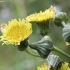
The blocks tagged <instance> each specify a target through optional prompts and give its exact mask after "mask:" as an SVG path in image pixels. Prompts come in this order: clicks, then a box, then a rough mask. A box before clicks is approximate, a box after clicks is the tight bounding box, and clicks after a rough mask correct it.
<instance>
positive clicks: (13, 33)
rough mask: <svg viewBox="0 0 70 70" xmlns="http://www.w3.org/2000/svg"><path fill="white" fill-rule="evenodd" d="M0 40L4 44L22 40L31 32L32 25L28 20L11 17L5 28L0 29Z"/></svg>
mask: <svg viewBox="0 0 70 70" xmlns="http://www.w3.org/2000/svg"><path fill="white" fill-rule="evenodd" d="M1 32H2V34H3V35H2V36H0V38H1V40H0V41H2V42H3V43H4V44H17V45H19V44H20V42H21V41H24V40H25V39H26V38H28V37H29V35H30V34H31V33H32V25H31V23H29V22H28V21H26V20H24V19H22V20H20V19H19V21H17V20H16V19H13V20H12V21H9V23H8V25H7V24H6V26H5V28H4V29H3V30H1Z"/></svg>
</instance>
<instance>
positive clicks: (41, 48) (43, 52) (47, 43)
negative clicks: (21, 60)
mask: <svg viewBox="0 0 70 70" xmlns="http://www.w3.org/2000/svg"><path fill="white" fill-rule="evenodd" d="M29 46H30V48H32V49H34V50H36V51H37V52H38V53H39V55H40V56H41V57H42V58H46V57H47V56H48V55H49V53H50V52H51V50H52V49H53V44H52V40H51V38H50V37H49V36H44V37H43V38H42V39H41V40H40V41H38V42H36V43H33V44H29Z"/></svg>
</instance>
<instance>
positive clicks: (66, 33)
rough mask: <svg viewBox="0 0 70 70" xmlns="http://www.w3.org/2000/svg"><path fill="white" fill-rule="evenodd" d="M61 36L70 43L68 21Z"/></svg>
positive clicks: (69, 24) (69, 25)
mask: <svg viewBox="0 0 70 70" xmlns="http://www.w3.org/2000/svg"><path fill="white" fill-rule="evenodd" d="M62 31H63V38H64V40H65V41H66V42H68V43H70V23H68V24H67V25H65V27H64V28H63V30H62Z"/></svg>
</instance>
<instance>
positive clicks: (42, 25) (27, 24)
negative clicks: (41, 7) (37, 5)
mask: <svg viewBox="0 0 70 70" xmlns="http://www.w3.org/2000/svg"><path fill="white" fill-rule="evenodd" d="M50 21H52V22H53V23H54V24H55V25H56V26H58V27H62V32H63V33H62V36H63V38H64V41H65V42H66V45H69V44H70V23H68V17H67V14H66V13H65V12H61V11H59V10H58V9H57V8H56V6H51V7H50V8H49V9H47V10H45V11H43V12H42V11H40V12H39V13H35V14H31V15H29V16H27V17H26V18H25V19H22V20H20V19H19V20H16V19H13V20H11V21H9V22H8V24H6V23H5V24H1V25H0V30H1V32H2V36H0V41H1V42H3V43H2V45H3V44H6V45H9V44H12V45H14V46H17V48H18V50H20V51H25V52H27V53H29V54H30V55H33V56H35V57H40V58H43V59H45V60H46V62H45V63H44V64H43V65H42V66H41V67H40V66H39V67H38V68H37V69H38V70H70V67H69V63H67V62H64V61H63V60H62V59H60V58H59V56H57V55H54V54H52V51H56V52H58V53H60V54H62V55H64V56H66V57H67V58H69V59H70V55H68V54H67V53H65V52H63V51H62V50H60V49H59V48H57V47H56V46H54V44H53V41H52V39H51V38H50V37H49V36H48V34H49V33H50V32H51V31H52V30H51V28H50V23H52V22H50ZM32 22H35V23H36V24H37V26H38V31H39V32H38V33H39V34H40V35H41V36H42V39H41V40H40V41H37V42H34V43H30V42H29V39H28V38H29V36H30V35H31V33H32V24H31V23H32ZM28 47H30V48H31V49H33V50H36V51H37V52H38V54H37V53H36V54H33V53H31V52H30V51H29V50H28Z"/></svg>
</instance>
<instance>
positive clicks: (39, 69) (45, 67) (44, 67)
mask: <svg viewBox="0 0 70 70" xmlns="http://www.w3.org/2000/svg"><path fill="white" fill-rule="evenodd" d="M47 69H48V66H47V65H46V63H44V64H43V65H42V66H41V67H40V66H39V67H37V70H47Z"/></svg>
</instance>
